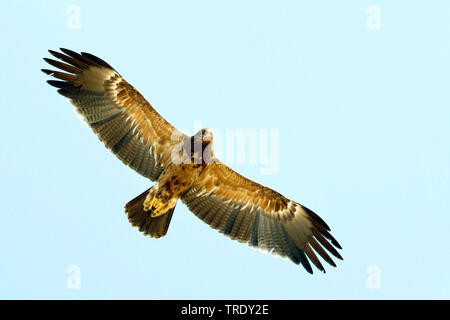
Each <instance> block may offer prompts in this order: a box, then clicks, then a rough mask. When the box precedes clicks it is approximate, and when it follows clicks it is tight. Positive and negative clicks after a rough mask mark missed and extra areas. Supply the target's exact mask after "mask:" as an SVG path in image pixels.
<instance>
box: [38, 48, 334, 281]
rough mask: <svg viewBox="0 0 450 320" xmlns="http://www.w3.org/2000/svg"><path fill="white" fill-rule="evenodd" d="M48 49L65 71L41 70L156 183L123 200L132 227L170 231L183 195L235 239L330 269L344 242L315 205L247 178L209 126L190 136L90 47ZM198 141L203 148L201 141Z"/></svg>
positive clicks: (122, 154) (107, 143)
mask: <svg viewBox="0 0 450 320" xmlns="http://www.w3.org/2000/svg"><path fill="white" fill-rule="evenodd" d="M61 51H62V53H60V52H55V51H51V50H50V51H49V52H50V53H51V54H52V55H53V56H54V57H56V58H57V59H59V60H54V59H48V58H44V59H45V61H46V62H48V63H49V64H50V65H52V66H53V67H56V68H58V69H59V70H60V71H56V70H49V69H43V70H42V71H43V72H45V73H46V74H48V75H51V76H53V77H55V78H57V79H59V80H50V81H48V83H49V84H50V85H52V86H54V87H57V88H58V92H59V93H60V94H62V95H63V96H65V97H67V98H69V99H70V102H71V103H72V104H73V105H74V106H75V108H76V110H77V111H78V112H79V113H80V114H81V115H82V117H83V119H84V120H85V121H86V122H87V123H88V124H89V126H90V127H91V128H92V129H93V131H94V132H95V133H96V134H97V136H98V137H99V139H100V140H101V141H102V142H103V143H104V144H105V146H106V147H107V148H108V149H110V150H111V151H112V152H113V153H114V154H115V155H116V156H117V157H118V158H119V159H120V160H121V161H122V162H123V163H125V164H126V165H128V166H130V167H131V168H132V169H134V170H135V171H137V172H138V173H139V174H141V175H143V176H144V177H147V178H149V179H150V180H152V181H156V184H155V185H154V186H153V187H152V188H150V189H149V190H147V191H145V192H144V193H142V194H141V195H139V196H138V197H136V198H135V199H133V200H131V201H130V202H129V203H127V205H126V206H125V210H126V213H127V214H128V218H129V220H130V222H131V223H132V225H133V226H136V227H138V228H139V230H140V231H141V232H143V233H144V234H146V235H149V236H150V237H154V238H159V237H162V236H164V235H165V234H166V233H167V230H168V227H169V224H170V220H171V218H172V215H173V211H174V209H175V205H176V203H177V201H178V200H179V199H181V200H182V202H184V203H185V204H186V205H187V206H188V208H189V209H190V210H191V211H192V212H193V213H194V214H195V215H196V216H197V217H199V218H200V219H201V220H203V221H204V222H206V223H207V224H209V225H210V226H211V227H212V228H214V229H217V230H218V231H219V232H221V233H223V234H225V235H227V236H228V237H230V238H231V239H235V240H237V241H239V242H243V243H248V244H249V245H250V246H253V247H257V248H260V249H263V250H266V251H269V252H272V253H273V254H276V255H279V256H281V257H288V258H289V259H291V260H292V261H293V262H294V263H296V264H302V265H303V267H304V268H305V269H306V270H307V271H308V272H310V273H312V268H311V265H310V263H309V261H311V262H312V263H313V264H314V265H315V266H316V267H317V268H318V269H319V270H322V271H325V269H324V267H323V265H322V263H321V261H320V260H319V258H318V256H317V254H318V255H319V256H320V257H321V258H322V259H323V260H325V261H326V262H328V263H329V264H330V265H332V266H335V263H334V262H333V260H332V259H331V257H330V255H329V254H331V255H333V256H334V257H336V258H338V259H342V257H341V256H340V254H339V253H338V252H337V250H336V249H335V248H339V249H341V246H340V245H339V243H338V242H337V241H336V240H335V239H334V238H333V236H331V234H330V233H329V231H330V228H329V227H328V225H327V224H326V223H325V222H324V221H323V220H322V219H321V218H320V217H319V216H318V215H316V214H315V213H314V212H312V211H311V210H309V209H307V208H306V207H304V206H302V205H300V204H298V203H296V202H294V201H292V200H289V199H287V198H285V197H284V196H282V195H281V194H279V193H278V192H276V191H274V190H272V189H270V188H267V187H265V186H262V185H260V184H258V183H256V182H254V181H252V180H250V179H247V178H245V177H244V176H242V175H240V174H239V173H237V172H235V171H233V170H232V169H231V168H229V167H227V166H226V165H225V164H223V163H222V162H220V161H219V160H218V159H217V158H216V157H215V155H214V152H213V148H212V147H213V137H212V134H211V132H210V131H209V130H207V129H203V130H200V131H199V132H198V133H197V134H196V135H194V136H192V137H190V136H187V135H185V134H183V133H181V132H180V131H179V130H177V129H176V128H174V127H173V126H172V125H171V124H170V123H168V122H167V121H166V120H165V119H164V118H163V117H161V115H160V114H159V113H158V112H156V110H155V109H154V108H153V107H152V105H151V104H150V103H149V102H148V101H147V100H146V99H145V98H144V97H143V96H142V95H141V94H140V93H139V92H138V91H137V90H136V89H135V88H134V87H133V86H131V85H130V84H128V83H127V82H126V81H125V79H123V78H122V76H121V75H120V74H119V73H118V72H117V71H115V70H114V68H112V67H111V66H110V65H109V64H108V63H106V62H105V61H103V60H101V59H100V58H97V57H95V56H93V55H91V54H88V53H81V54H79V53H76V52H73V51H71V50H67V49H61ZM198 146H200V147H198Z"/></svg>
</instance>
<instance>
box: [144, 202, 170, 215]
mask: <svg viewBox="0 0 450 320" xmlns="http://www.w3.org/2000/svg"><path fill="white" fill-rule="evenodd" d="M163 207H164V204H163V203H162V201H161V200H160V199H158V198H152V199H148V198H146V199H145V202H144V211H150V215H151V217H152V218H156V217H159V216H161V215H163V214H164V213H165V212H164V211H162V210H161V209H162V208H163Z"/></svg>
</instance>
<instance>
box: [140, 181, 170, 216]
mask: <svg viewBox="0 0 450 320" xmlns="http://www.w3.org/2000/svg"><path fill="white" fill-rule="evenodd" d="M170 191H171V189H170V187H169V186H168V185H161V184H160V183H157V184H156V185H154V186H153V187H152V188H151V189H150V191H149V192H148V194H147V196H146V197H145V200H144V204H143V205H144V211H145V212H148V213H149V214H150V216H151V217H152V218H156V217H159V216H162V215H163V214H165V213H167V212H169V211H170V209H172V208H174V207H175V204H176V203H177V200H178V198H179V195H177V194H174V193H172V192H170Z"/></svg>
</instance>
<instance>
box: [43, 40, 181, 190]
mask: <svg viewBox="0 0 450 320" xmlns="http://www.w3.org/2000/svg"><path fill="white" fill-rule="evenodd" d="M61 51H62V52H63V53H60V52H56V51H52V50H49V52H50V53H51V54H52V55H53V56H54V57H56V58H57V59H59V60H61V61H58V60H53V59H48V58H44V60H45V61H46V62H48V63H49V64H50V65H52V66H53V67H56V68H58V69H59V70H49V69H42V71H43V72H45V73H46V74H48V75H51V76H53V77H55V78H56V79H59V80H49V81H48V83H49V84H50V85H52V86H54V87H57V88H58V89H59V90H58V92H59V93H60V94H62V95H63V96H65V97H67V98H69V99H70V102H71V103H72V104H73V105H74V106H75V108H76V111H77V112H78V113H79V114H81V116H82V117H83V119H84V120H85V121H86V123H87V124H88V125H89V126H90V127H91V128H92V130H93V131H94V132H95V133H96V134H97V136H98V138H99V139H100V140H101V141H102V142H103V143H104V144H105V146H106V147H107V148H108V149H110V150H111V151H112V152H113V153H114V154H115V155H116V156H117V157H118V158H119V159H120V160H122V162H123V163H125V164H126V165H128V166H130V167H131V168H132V169H134V170H135V171H137V172H138V173H140V174H141V175H143V176H144V177H147V178H149V179H151V180H153V181H154V180H156V179H157V178H158V176H159V175H160V174H161V172H162V171H163V170H164V168H166V167H167V165H168V164H169V163H170V162H171V161H172V152H173V150H174V149H175V148H177V147H179V145H180V142H181V141H183V139H189V137H187V136H186V135H184V134H182V133H181V132H180V131H179V130H177V129H176V128H175V127H173V126H172V125H171V124H170V123H169V122H168V121H166V119H164V118H163V117H162V116H161V115H160V114H159V113H158V112H157V111H156V110H155V109H154V108H153V106H152V105H151V104H150V102H148V101H147V100H146V99H145V98H144V97H143V96H142V95H141V94H140V93H139V92H138V91H137V90H136V89H135V88H134V87H133V86H132V85H130V84H129V83H128V82H127V81H126V80H125V79H124V78H123V77H122V76H121V75H120V74H119V73H118V72H117V71H116V70H114V68H113V67H111V66H110V65H109V64H108V63H106V62H105V61H103V60H102V59H100V58H98V57H96V56H94V55H92V54H89V53H85V52H82V53H81V54H80V53H77V52H74V51H72V50H68V49H63V48H61Z"/></svg>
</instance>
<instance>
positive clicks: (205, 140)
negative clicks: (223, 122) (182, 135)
mask: <svg viewBox="0 0 450 320" xmlns="http://www.w3.org/2000/svg"><path fill="white" fill-rule="evenodd" d="M194 140H195V142H201V144H202V145H203V146H206V145H208V144H210V143H212V142H213V141H214V136H213V133H212V130H211V129H201V130H200V131H199V132H197V133H196V134H195V135H194Z"/></svg>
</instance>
